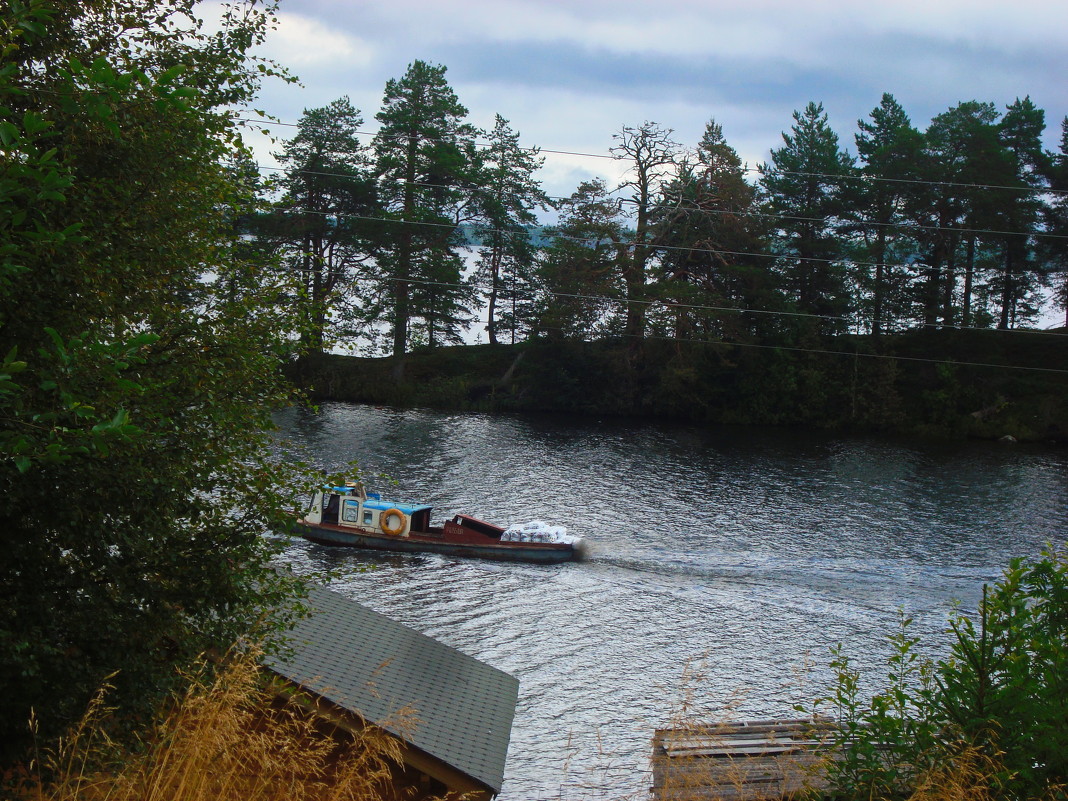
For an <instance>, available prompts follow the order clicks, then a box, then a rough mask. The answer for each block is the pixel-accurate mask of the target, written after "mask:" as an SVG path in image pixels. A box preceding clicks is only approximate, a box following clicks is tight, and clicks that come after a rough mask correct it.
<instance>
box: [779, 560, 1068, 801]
mask: <svg viewBox="0 0 1068 801" xmlns="http://www.w3.org/2000/svg"><path fill="white" fill-rule="evenodd" d="M911 623H912V620H911V619H910V618H908V617H907V616H905V615H904V614H902V615H901V617H900V620H899V627H898V630H897V631H896V632H895V633H894V634H893V635H892V636H891V637H890V657H889V659H888V662H887V676H886V682H885V684H884V685H883V686H882V687H881V688H880V689H878V690H876V691H875V692H874V693H871V694H870V695H866V694H865V693H864V692H863V691H862V689H861V679H862V677H861V676H860V674H859V673H858V672H857V671H856V670H855V669H854V668H853V667H852V665H851V663H850V660H849V658H848V656H847V655H846V653H845V649H844V648H843V646H841V645H839V646H837V647H836V648H835V649H833V651H832V656H833V659H832V661H831V668H832V670H833V671H834V681H833V683H832V686H831V688H830V692H829V694H828V695H826V696H824V697H822V698H819V699H817V700H816V702H815V703H814V705H813V707H812V709H811V710H808V709H805V708H804V707H798V709H799V711H812V712H814V713H819V712H823V711H825V710H829V711H830V713H831V715H832V716H833V718H834V720H835V722H836V723H837V724H838V729H837V730H836V731H835V732H834V734H833V735H832V737H831V742H830V745H831V746H832V747H833V749H835V751H836V752H837V754H838V755H839V758H838V759H837V760H833V761H831V762H830V763H829V765H828V771H829V778H830V780H831V782H832V785H833V786H834V788H835V790H836V792H837V793H838V794H839V795H840V796H841V797H843V798H858V799H859V798H865V799H876V798H878V799H890V798H903V797H907V796H908V795H909V794H910V793H911V792H912V791H913V790H915V789H916V788H917V787H918V786H920V785H923V784H924V783H926V782H928V781H929V780H930V777H932V776H944V775H946V774H947V772H951V771H952V769H953V766H954V765H955V764H956V765H961V764H963V763H964V762H965V761H968V762H974V761H975V759H976V757H977V756H978V757H979V758H980V759H979V763H980V764H981V765H983V766H984V770H983V772H982V775H981V776H980V777H979V783H980V784H981V785H982V786H981V788H978V787H977V788H976V789H977V790H978V789H981V790H982V791H983V792H984V793H985V794H987V796H988V797H993V798H1003V799H1039V798H1054V797H1063V794H1064V792H1065V788H1066V787H1068V756H1066V755H1068V729H1066V727H1065V725H1064V722H1065V720H1068V548H1066V547H1060V548H1053V547H1048V548H1047V549H1046V550H1045V551H1043V553H1042V554H1041V555H1040V556H1039V557H1038V558H1035V559H1031V560H1027V559H1022V558H1018V559H1014V560H1012V562H1010V564H1009V567H1008V568H1007V569H1006V570H1005V573H1004V574H1003V576H1002V578H1001V580H1000V581H998V582H997V583H995V584H994V585H993V586H992V587H990V588H984V592H983V601H982V604H981V606H980V608H979V610H977V613H976V614H975V616H974V617H973V616H969V615H967V614H964V613H961V612H958V613H956V614H954V615H953V617H952V618H951V619H950V623H949V633H950V634H951V635H952V640H951V651H950V655H949V656H948V658H946V659H942V660H939V661H934V660H931V659H925V658H922V657H921V656H920V655H919V652H918V647H917V646H918V645H919V640H918V638H916V637H914V636H912V635H911V633H910V630H909V626H910V625H911Z"/></svg>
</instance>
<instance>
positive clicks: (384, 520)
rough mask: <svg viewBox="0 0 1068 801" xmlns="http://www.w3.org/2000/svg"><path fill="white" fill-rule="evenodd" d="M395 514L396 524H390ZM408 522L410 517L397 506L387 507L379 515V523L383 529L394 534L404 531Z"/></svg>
mask: <svg viewBox="0 0 1068 801" xmlns="http://www.w3.org/2000/svg"><path fill="white" fill-rule="evenodd" d="M393 515H396V516H397V525H396V526H391V525H389V519H390V518H391V517H392V516H393ZM407 522H408V518H407V517H406V516H405V514H404V512H402V511H401V510H400V509H397V508H396V507H394V508H392V509H386V511H384V512H382V514H380V515H379V516H378V525H379V526H381V528H382V531H384V532H385V533H386V534H392V535H394V536H395V535H397V534H400V533H401V532H402V531H404V526H405V524H406V523H407Z"/></svg>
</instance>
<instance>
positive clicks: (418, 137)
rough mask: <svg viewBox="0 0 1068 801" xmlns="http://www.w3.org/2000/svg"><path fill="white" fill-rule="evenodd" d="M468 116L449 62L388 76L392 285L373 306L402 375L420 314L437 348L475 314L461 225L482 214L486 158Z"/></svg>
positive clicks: (388, 268) (381, 158)
mask: <svg viewBox="0 0 1068 801" xmlns="http://www.w3.org/2000/svg"><path fill="white" fill-rule="evenodd" d="M466 116H467V109H466V108H464V106H463V105H461V103H460V101H459V99H458V98H457V97H456V93H455V92H454V91H453V90H452V87H450V86H449V84H448V82H447V81H446V80H445V67H443V66H435V65H432V64H428V63H426V62H424V61H414V62H412V63H411V64H410V65H409V66H408V70H407V72H406V73H405V74H404V76H403V77H402V78H400V79H391V80H390V81H389V82H388V83H387V84H386V90H385V95H384V98H383V102H382V109H381V110H380V111H379V112H378V114H376V115H375V119H377V120H378V121H379V123H381V127H380V128H379V131H378V133H377V134H376V136H375V139H374V150H375V154H376V157H377V166H378V174H379V180H380V186H379V193H380V197H381V199H382V202H383V204H384V207H385V209H386V215H385V217H386V219H387V220H388V221H389V222H388V224H387V226H386V227H385V228H384V230H383V241H384V243H385V244H384V247H383V248H382V250H381V251H380V253H379V258H378V263H379V268H380V271H381V278H382V280H383V281H384V282H386V284H385V286H384V287H383V291H382V292H381V295H380V300H381V303H380V304H379V306H377V307H374V308H373V310H372V311H373V313H375V314H376V316H377V314H379V313H380V314H381V315H382V316H383V317H384V318H385V319H386V320H388V321H389V323H390V324H391V327H392V331H391V334H392V337H391V338H392V344H393V356H394V358H395V359H396V360H397V361H396V366H395V375H396V376H397V377H398V378H399V377H400V376H401V375H402V374H403V365H404V362H403V357H404V354H405V353H406V352H407V349H408V344H409V330H410V326H411V323H412V320H413V319H414V318H421V319H422V321H423V325H422V327H421V331H422V333H423V335H424V336H425V337H426V340H425V344H427V345H429V346H434V345H436V344H438V343H439V342H441V341H445V340H451V339H455V338H456V337H457V336H458V335H459V332H460V331H461V329H462V327H463V325H464V324H465V323H466V321H467V319H468V317H469V312H468V303H469V302H470V297H471V293H470V289H469V288H468V287H466V286H465V285H464V281H463V278H462V276H463V260H462V258H461V257H460V254H459V248H460V246H461V244H462V237H461V236H460V233H459V224H460V223H461V222H463V221H465V220H468V219H472V218H473V215H474V211H475V207H474V205H473V202H472V200H471V197H472V193H471V191H470V190H471V189H473V188H474V185H475V166H476V165H477V158H476V155H475V148H474V137H475V129H474V128H473V127H472V126H471V125H469V124H467V123H466V122H464V119H465V117H466Z"/></svg>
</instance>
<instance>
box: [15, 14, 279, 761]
mask: <svg viewBox="0 0 1068 801" xmlns="http://www.w3.org/2000/svg"><path fill="white" fill-rule="evenodd" d="M194 11H195V9H194V4H193V3H187V2H178V0H174V1H173V2H164V3H155V2H145V1H143V0H142V1H141V2H135V3H116V2H113V1H112V0H90V1H89V2H85V3H49V2H46V1H43V0H31V1H30V2H28V3H24V4H23V3H9V4H5V5H4V6H3V9H2V11H0V13H2V25H0V37H2V38H0V49H2V50H3V53H4V59H3V68H2V69H0V142H2V148H3V157H2V159H0V256H2V262H0V354H3V355H4V363H3V366H2V368H0V530H2V531H4V537H5V540H4V548H3V549H0V685H2V686H3V687H4V689H5V692H4V694H3V697H2V698H0V742H2V743H3V745H4V748H5V749H8V750H7V753H5V754H4V757H5V758H11V757H13V756H17V752H18V749H19V747H20V746H21V745H22V744H24V743H25V742H26V737H27V735H28V734H29V731H28V729H27V721H28V720H29V718H30V710H31V709H33V710H35V713H36V715H37V719H38V721H39V723H40V727H41V735H42V736H43V737H46V738H47V737H50V736H54V735H55V734H56V733H57V732H59V731H60V730H61V728H62V727H63V726H64V725H65V724H66V723H68V722H69V721H70V720H71V718H72V717H76V716H78V715H80V714H81V712H82V710H83V705H84V703H85V701H86V700H87V698H88V697H89V695H90V694H91V693H92V692H93V691H95V690H96V689H97V688H98V686H99V684H100V683H101V681H102V680H103V679H104V677H105V676H108V675H110V674H114V678H113V679H112V680H111V681H112V682H113V683H114V684H115V686H116V690H115V694H114V695H113V697H112V698H111V701H112V702H114V703H116V704H118V705H120V707H122V708H123V709H125V710H127V711H128V712H130V713H131V714H141V715H144V714H145V713H146V712H147V711H148V710H149V708H150V705H151V703H152V702H153V700H154V699H155V698H157V697H158V694H159V693H160V692H162V691H164V690H166V689H167V687H168V686H169V685H170V684H171V683H172V682H173V681H174V680H175V670H174V667H175V665H177V664H183V663H184V662H186V661H187V660H189V659H191V658H192V657H194V656H195V655H196V654H198V653H200V652H201V651H203V650H204V649H205V648H207V647H209V646H217V645H223V646H226V645H228V644H230V643H231V642H233V641H234V639H235V638H236V637H238V636H246V635H248V636H258V634H259V633H263V632H264V631H265V630H266V629H269V628H270V627H271V626H272V625H273V623H272V621H274V620H275V618H273V617H272V616H271V615H267V616H264V612H265V610H266V609H268V608H269V607H271V606H273V605H275V604H277V603H281V602H282V600H283V598H284V596H285V594H286V592H287V591H286V589H285V588H286V585H287V582H285V581H281V580H280V579H279V578H278V576H277V575H276V573H275V572H274V571H273V570H272V569H271V568H270V561H269V560H270V557H271V547H270V546H269V544H268V542H267V541H266V540H265V539H264V538H263V536H262V534H263V532H264V531H266V530H267V529H268V528H269V527H271V526H275V525H278V524H280V523H281V522H282V521H283V520H285V519H286V518H287V517H289V514H291V511H286V504H285V503H284V500H283V498H284V496H285V495H286V494H288V493H289V492H290V491H291V490H290V489H289V488H287V487H285V486H284V485H285V484H286V483H288V478H290V477H291V476H288V475H287V472H288V471H286V470H284V469H282V468H279V467H277V466H275V465H273V464H272V463H271V460H270V458H269V453H270V448H269V442H270V440H269V436H268V433H267V432H268V430H269V428H270V417H269V415H270V410H271V409H272V408H273V407H275V406H276V405H277V403H279V402H280V401H281V400H283V399H284V397H285V394H284V389H283V384H282V383H281V381H280V379H279V370H278V368H279V358H280V356H281V355H282V353H283V352H284V350H285V348H286V343H285V342H284V340H283V339H282V338H281V337H280V335H279V334H280V332H279V327H278V326H277V325H276V323H277V321H276V319H275V315H274V314H273V313H271V312H269V311H268V312H265V310H266V309H269V308H270V305H271V304H270V302H269V299H266V298H264V297H263V294H262V292H261V291H260V289H259V287H258V285H257V283H256V282H254V281H249V280H247V279H248V276H249V275H250V270H249V269H248V265H247V264H244V263H242V255H241V254H242V252H243V251H241V250H240V248H239V247H238V239H237V233H236V229H235V226H234V218H235V214H236V213H237V212H238V210H243V209H245V208H247V205H248V203H249V200H250V199H249V198H248V197H247V196H246V195H245V194H244V192H245V189H246V188H247V186H248V182H247V181H246V180H244V179H243V178H241V177H240V174H241V171H240V170H235V169H233V168H232V167H231V166H228V165H231V164H233V163H234V162H235V157H236V156H238V155H239V151H240V139H239V131H238V129H237V128H236V127H235V123H234V121H233V115H232V113H231V108H232V104H235V103H242V102H245V101H247V100H249V99H251V97H252V92H253V91H254V89H255V88H256V86H257V85H258V77H257V76H258V75H259V74H261V73H260V71H259V70H257V69H255V65H253V64H251V63H250V62H249V60H248V57H247V55H246V54H247V52H248V50H249V49H250V48H251V47H253V46H254V45H256V44H257V43H258V42H260V41H261V40H262V37H263V35H264V33H265V31H266V30H267V29H268V27H269V25H270V19H271V17H270V11H269V9H266V10H265V9H263V8H262V7H261V6H259V5H253V4H251V3H249V4H237V5H235V6H233V7H231V8H229V10H228V11H227V12H226V15H225V17H224V20H223V23H222V26H221V28H220V30H219V31H218V32H215V33H207V32H204V31H202V29H201V28H200V24H199V23H198V22H197V21H196V17H195V14H194ZM264 68H265V70H268V71H269V70H270V69H271V68H270V67H269V66H267V65H264ZM237 286H240V287H241V291H235V287H237ZM294 483H299V481H296V480H295V481H294ZM290 509H291V507H290ZM265 627H266V628H265ZM116 671H118V672H117V673H116Z"/></svg>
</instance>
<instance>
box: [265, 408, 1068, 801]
mask: <svg viewBox="0 0 1068 801" xmlns="http://www.w3.org/2000/svg"><path fill="white" fill-rule="evenodd" d="M279 424H280V426H281V428H282V432H283V436H285V437H287V438H288V439H289V440H290V442H291V443H292V446H293V447H294V448H296V449H299V450H303V451H304V452H305V453H306V454H307V455H308V458H310V459H312V460H313V461H314V462H315V463H316V464H318V465H319V466H321V467H324V468H328V469H340V468H341V467H342V466H343V465H344V464H345V463H346V462H348V461H349V460H352V459H355V460H357V461H358V462H359V465H360V468H361V470H362V472H363V474H364V476H365V477H366V476H371V475H374V474H379V473H382V474H386V475H388V476H390V477H392V478H393V479H394V480H396V482H398V483H397V485H396V486H395V487H389V486H383V485H382V483H381V482H375V481H374V480H373V479H372V480H370V481H369V484H371V485H372V488H381V489H384V490H385V491H386V497H391V498H405V499H413V500H420V501H424V502H426V503H430V504H432V505H433V506H434V507H435V510H436V512H438V514H437V515H436V517H435V519H436V520H439V521H440V519H442V518H444V517H446V516H451V515H452V514H453V513H455V512H465V513H468V514H473V515H475V516H477V517H481V518H484V519H486V520H491V521H494V522H501V523H518V522H525V521H527V520H531V519H542V520H546V521H549V522H552V523H559V524H563V525H566V526H567V527H568V529H569V531H571V532H572V533H581V534H583V535H585V536H586V537H587V538H588V541H589V543H590V555H589V558H588V559H587V560H586V561H584V562H581V563H571V564H565V565H559V566H552V567H542V566H530V565H522V564H497V563H491V562H482V561H476V560H462V559H450V558H444V557H440V556H434V555H416V556H400V555H374V554H367V553H363V552H359V551H354V550H346V549H331V548H328V547H324V546H318V545H314V544H311V543H308V542H305V541H303V540H295V541H293V542H292V543H291V544H290V545H289V547H288V548H287V550H286V552H285V557H286V559H288V561H289V562H290V563H291V564H292V565H293V566H294V568H295V569H296V570H297V571H298V572H310V571H317V570H331V571H335V576H336V578H334V579H332V580H331V585H330V586H331V588H332V589H335V590H337V591H339V592H341V593H343V594H345V595H347V596H349V597H351V598H354V599H355V600H358V601H360V602H361V603H363V604H365V605H367V606H370V607H371V608H373V609H375V610H377V611H379V612H382V613H385V614H387V615H389V616H391V617H393V618H395V619H397V620H399V621H400V622H402V623H405V624H407V625H409V626H411V627H413V628H415V629H417V630H419V631H421V632H423V633H425V634H428V635H430V636H432V637H435V638H437V639H439V640H441V641H443V642H445V643H446V644H448V645H451V646H454V647H456V648H458V649H460V650H461V651H463V652H465V653H467V654H470V655H472V656H474V657H477V658H478V659H481V660H483V661H485V662H488V663H489V664H491V665H493V666H495V667H498V668H500V669H502V670H505V671H507V672H509V673H511V674H513V675H515V676H516V677H517V678H518V679H519V681H520V696H519V703H518V706H517V709H516V717H515V722H514V725H513V728H512V739H511V745H510V747H509V756H508V764H507V767H506V771H505V785H504V789H503V791H502V793H501V796H500V798H501V799H503V801H527V800H529V799H547V798H567V799H571V798H574V799H609V798H610V799H618V798H624V797H626V798H644V797H645V791H646V789H647V787H648V785H649V776H648V756H649V739H650V737H651V735H652V733H653V730H654V728H656V727H658V726H663V725H665V724H667V723H669V722H670V721H671V720H672V719H673V718H674V717H675V716H677V715H679V714H684V716H685V717H686V718H687V719H695V718H703V719H709V718H715V719H722V718H730V719H744V718H751V717H755V716H792V715H794V714H795V713H794V712H793V710H792V707H793V705H794V704H795V703H808V702H809V701H810V700H811V699H812V698H814V697H816V696H817V695H818V694H819V693H820V690H821V689H823V688H824V687H825V686H826V683H827V680H828V677H829V675H830V673H829V668H828V662H829V659H830V657H829V649H830V648H831V647H832V646H834V645H835V644H836V643H842V644H843V645H844V649H845V652H846V653H847V654H848V655H849V656H850V657H851V658H852V659H853V660H854V662H855V664H856V666H857V667H859V668H860V669H861V670H862V671H863V674H864V675H865V677H866V681H868V682H871V681H875V680H876V679H877V678H878V677H879V676H880V675H885V668H884V667H883V666H884V664H885V657H886V654H887V649H886V645H885V640H886V636H887V635H888V634H889V633H890V632H892V631H893V630H894V628H895V626H896V623H897V620H898V615H899V610H904V612H905V613H906V614H908V615H909V616H911V617H912V618H913V619H914V622H913V624H912V630H913V633H914V634H916V635H918V636H919V637H920V638H921V642H922V648H923V649H924V651H925V652H926V653H929V654H930V655H933V656H937V655H938V654H940V653H942V652H944V649H945V647H946V643H947V637H946V635H945V623H946V619H947V615H948V613H949V612H950V610H951V609H952V606H953V604H954V603H958V602H959V603H960V604H961V605H962V606H963V608H965V609H973V608H974V607H975V606H976V604H977V600H978V598H979V597H980V593H981V588H982V584H983V583H984V582H990V581H992V580H995V579H996V578H997V577H998V576H999V575H1000V573H1001V571H1002V569H1003V568H1004V566H1005V565H1006V563H1007V562H1008V560H1009V559H1010V558H1011V557H1013V556H1021V555H1022V556H1029V555H1035V554H1037V553H1038V552H1039V551H1040V550H1041V548H1042V546H1043V545H1044V544H1045V543H1046V542H1050V541H1054V542H1056V541H1063V540H1064V539H1065V536H1066V534H1068V452H1065V451H1064V450H1063V449H1062V450H1052V449H1046V448H1039V447H1033V446H1027V447H1024V446H1005V445H1001V444H998V443H963V444H951V445H950V444H944V443H938V444H932V443H922V442H921V443H917V442H915V441H903V440H885V439H873V438H842V437H829V436H827V435H824V434H817V433H813V434H806V433H798V432H789V431H782V430H767V429H765V430H760V429H749V428H736V429H735V428H715V429H702V428H696V427H692V426H683V425H671V424H651V423H643V422H634V421H619V420H596V419H572V418H561V417H553V416H533V415H524V416H518V415H517V416H500V415H484V414H453V413H448V412H439V411H428V410H402V409H392V408H382V407H370V406H360V405H354V404H342V403H328V404H324V405H323V406H322V407H321V410H320V413H319V414H318V415H313V414H311V413H310V412H308V411H306V410H303V409H291V410H288V411H287V412H285V413H284V414H282V415H280V417H279ZM866 686H867V687H871V686H872V684H870V683H869V684H867V685H866Z"/></svg>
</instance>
